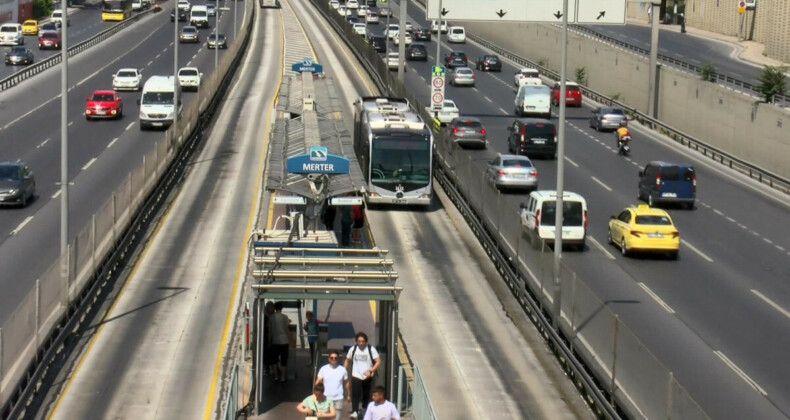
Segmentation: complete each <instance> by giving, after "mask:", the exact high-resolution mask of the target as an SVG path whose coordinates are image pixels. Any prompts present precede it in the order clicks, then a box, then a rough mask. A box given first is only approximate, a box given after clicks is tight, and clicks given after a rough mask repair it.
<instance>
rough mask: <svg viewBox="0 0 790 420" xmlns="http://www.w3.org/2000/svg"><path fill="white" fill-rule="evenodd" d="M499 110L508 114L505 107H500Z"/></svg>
mask: <svg viewBox="0 0 790 420" xmlns="http://www.w3.org/2000/svg"><path fill="white" fill-rule="evenodd" d="M499 110H500V111H502V113H503V114H507V111H505V109H504V108H499Z"/></svg>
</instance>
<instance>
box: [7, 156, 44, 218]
mask: <svg viewBox="0 0 790 420" xmlns="http://www.w3.org/2000/svg"><path fill="white" fill-rule="evenodd" d="M35 196H36V179H35V178H34V177H33V172H32V171H31V170H30V168H29V167H28V166H27V164H26V163H24V162H22V161H16V162H0V205H3V206H22V207H26V206H27V205H28V203H30V201H31V200H32V199H33V198H35Z"/></svg>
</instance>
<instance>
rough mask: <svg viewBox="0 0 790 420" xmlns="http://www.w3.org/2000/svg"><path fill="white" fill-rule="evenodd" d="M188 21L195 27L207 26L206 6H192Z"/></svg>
mask: <svg viewBox="0 0 790 420" xmlns="http://www.w3.org/2000/svg"><path fill="white" fill-rule="evenodd" d="M189 23H191V24H192V26H195V27H197V28H208V8H207V7H206V6H204V5H198V6H192V9H191V10H190V11H189Z"/></svg>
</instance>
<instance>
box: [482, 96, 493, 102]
mask: <svg viewBox="0 0 790 420" xmlns="http://www.w3.org/2000/svg"><path fill="white" fill-rule="evenodd" d="M483 98H485V100H486V101H488V102H494V101H492V100H491V98H489V97H488V96H483Z"/></svg>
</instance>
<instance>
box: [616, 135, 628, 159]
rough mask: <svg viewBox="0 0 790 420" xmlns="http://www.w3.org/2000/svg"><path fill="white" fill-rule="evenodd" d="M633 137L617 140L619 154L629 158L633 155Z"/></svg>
mask: <svg viewBox="0 0 790 420" xmlns="http://www.w3.org/2000/svg"><path fill="white" fill-rule="evenodd" d="M630 143H631V136H630V135H628V136H623V137H619V138H618V139H617V154H618V155H620V156H628V155H630V154H631V146H630V145H629V144H630Z"/></svg>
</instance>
